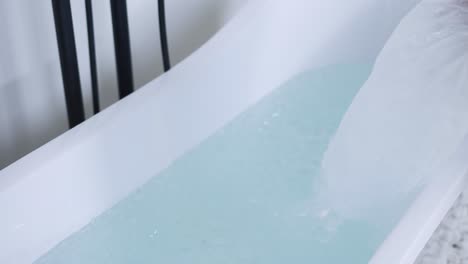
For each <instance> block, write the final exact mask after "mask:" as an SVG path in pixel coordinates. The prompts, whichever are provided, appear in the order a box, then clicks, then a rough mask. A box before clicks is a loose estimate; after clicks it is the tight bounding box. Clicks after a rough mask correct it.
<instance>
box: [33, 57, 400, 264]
mask: <svg viewBox="0 0 468 264" xmlns="http://www.w3.org/2000/svg"><path fill="white" fill-rule="evenodd" d="M369 72H370V66H368V65H341V66H331V67H328V68H325V69H321V70H317V71H312V72H308V73H305V74H302V75H300V76H299V77H297V78H294V79H293V80H292V81H290V82H288V83H287V84H285V85H284V86H283V87H280V88H278V89H276V90H275V91H273V92H272V93H271V94H270V95H268V96H266V97H265V98H264V99H262V100H261V101H260V102H259V103H257V104H256V105H255V106H253V107H251V108H250V109H248V110H247V111H245V112H244V113H242V114H241V115H240V116H238V117H237V118H236V119H235V120H233V121H232V122H231V123H230V124H228V125H227V126H226V127H224V128H223V129H222V130H220V131H218V132H217V133H215V134H214V135H213V136H211V137H210V138H208V139H207V140H206V141H205V142H203V143H202V144H201V145H199V146H198V147H196V148H195V149H193V150H192V151H190V152H188V153H186V155H184V156H183V157H182V158H180V159H179V160H177V161H176V162H174V163H173V164H172V165H171V166H170V167H169V168H168V169H167V170H165V171H164V172H162V173H161V174H160V175H158V176H156V177H154V178H153V179H152V180H151V181H150V182H148V183H147V184H146V185H144V186H143V187H142V188H141V189H139V190H138V191H136V192H135V193H133V194H132V195H130V196H129V197H128V198H127V199H125V200H123V201H122V202H120V203H119V204H118V205H117V206H115V207H114V208H112V209H110V210H109V211H107V212H105V213H104V214H103V215H101V216H100V217H98V218H97V219H95V220H94V221H93V222H92V223H91V224H89V225H88V226H87V227H85V228H84V229H83V230H81V231H80V232H78V233H76V234H74V235H72V236H71V237H70V238H68V239H66V240H65V241H63V242H62V243H61V244H60V245H58V246H57V247H56V248H55V249H53V250H51V251H50V252H49V253H48V254H46V255H45V256H43V257H42V258H41V259H39V260H38V261H37V262H36V263H37V264H54V263H57V264H58V263H60V264H61V263H67V264H73V263H79V264H83V263H86V264H93V263H96V264H104V263H112V264H119V263H122V264H128V263H203V264H211V263H213V264H219V263H223V264H229V263H243V264H246V263H255V264H262V263H265V264H275V263H281V264H283V263H328V264H333V263H336V264H343V263H367V262H368V260H369V258H370V257H371V256H372V254H373V252H374V251H375V249H376V248H377V247H378V246H379V244H380V243H381V242H382V240H383V239H384V238H385V236H386V234H387V233H388V232H389V231H390V229H391V228H390V227H391V226H390V225H388V224H387V223H388V222H389V221H390V220H389V219H393V220H392V221H394V220H395V219H398V218H399V216H400V215H399V214H395V215H393V216H392V217H390V218H388V217H382V218H381V219H379V221H378V222H376V223H374V224H375V225H372V224H369V223H367V222H364V221H359V220H349V219H341V218H339V217H337V215H336V214H334V213H333V212H331V211H327V210H321V209H320V210H319V208H320V207H321V206H320V205H319V204H317V200H316V196H317V193H318V188H319V187H320V182H321V179H320V178H319V171H320V162H321V160H322V155H323V152H324V151H325V149H326V147H327V145H328V143H329V140H330V138H331V136H332V135H333V133H334V132H335V130H336V129H337V127H338V124H339V122H340V120H341V118H342V116H343V114H344V112H345V111H346V109H347V107H348V106H349V104H350V103H351V101H352V98H353V96H354V95H355V93H356V92H357V90H358V89H359V88H360V87H361V86H362V84H363V83H364V81H365V80H366V79H367V77H368V75H369ZM129 177H132V175H129ZM311 186H313V188H311ZM341 197H342V199H343V200H348V199H349V198H348V197H343V196H341ZM310 203H312V204H313V206H314V208H316V209H317V210H315V209H313V208H311V206H310ZM405 206H406V205H402V206H401V207H405ZM51 228H52V227H51Z"/></svg>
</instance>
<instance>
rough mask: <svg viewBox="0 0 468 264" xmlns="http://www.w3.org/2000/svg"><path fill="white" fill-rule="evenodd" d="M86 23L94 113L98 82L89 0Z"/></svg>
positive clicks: (97, 105) (98, 108)
mask: <svg viewBox="0 0 468 264" xmlns="http://www.w3.org/2000/svg"><path fill="white" fill-rule="evenodd" d="M85 5H86V25H87V26H88V47H89V66H90V70H91V91H92V94H93V110H94V114H97V113H99V110H100V106H99V84H98V79H97V78H98V77H97V66H96V45H95V40H94V21H93V4H92V2H91V0H85Z"/></svg>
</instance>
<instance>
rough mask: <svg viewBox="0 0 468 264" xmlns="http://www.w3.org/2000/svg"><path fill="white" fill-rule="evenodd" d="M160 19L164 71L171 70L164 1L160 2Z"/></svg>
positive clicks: (159, 0)
mask: <svg viewBox="0 0 468 264" xmlns="http://www.w3.org/2000/svg"><path fill="white" fill-rule="evenodd" d="M158 17H159V39H160V40H161V52H162V59H163V66H164V71H165V72H166V71H168V70H170V69H171V61H170V59H169V46H168V44H167V29H166V8H165V6H164V0H158Z"/></svg>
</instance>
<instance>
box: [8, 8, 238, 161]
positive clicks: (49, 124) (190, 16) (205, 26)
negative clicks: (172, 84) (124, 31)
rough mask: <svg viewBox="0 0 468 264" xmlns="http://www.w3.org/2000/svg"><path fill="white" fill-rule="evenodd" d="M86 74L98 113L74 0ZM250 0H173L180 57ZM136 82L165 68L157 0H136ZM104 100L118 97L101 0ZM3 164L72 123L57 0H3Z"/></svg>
mask: <svg viewBox="0 0 468 264" xmlns="http://www.w3.org/2000/svg"><path fill="white" fill-rule="evenodd" d="M71 2H72V12H73V16H74V25H75V35H76V41H77V49H78V59H79V66H80V75H81V82H82V88H83V96H84V99H85V110H86V114H87V117H89V116H90V115H91V112H92V109H91V91H90V77H89V58H88V50H87V32H86V23H85V9H84V1H81V0H72V1H71ZM244 2H246V0H167V1H166V9H167V11H166V16H167V24H168V37H169V47H170V52H171V60H172V64H175V63H177V62H179V61H181V60H182V59H183V58H185V57H186V56H187V55H189V54H190V53H191V52H193V51H194V50H195V49H197V48H198V47H200V46H201V45H202V44H203V43H204V42H205V41H206V40H207V39H209V38H210V36H212V35H213V34H214V33H215V32H216V31H217V30H218V29H219V28H220V27H222V26H223V25H224V24H225V23H226V22H227V21H228V20H229V18H231V17H232V15H233V14H234V13H235V12H236V10H238V9H239V8H240V7H241V6H242V4H243V3H244ZM128 11H129V23H130V33H131V46H132V54H133V70H134V76H135V85H136V87H137V88H138V87H141V86H142V85H144V84H146V83H147V82H149V81H150V80H152V79H154V78H155V77H157V76H158V75H160V74H161V73H162V64H161V55H160V45H159V30H158V22H157V0H128ZM94 19H95V27H96V28H95V30H96V42H97V43H96V44H97V47H96V48H97V56H98V70H99V73H98V74H99V85H100V93H101V106H102V107H107V106H109V105H111V104H112V103H114V102H115V101H116V100H117V97H118V95H117V88H116V87H117V81H116V76H115V59H114V50H113V37H112V24H111V15H110V8H109V1H108V0H107V1H104V0H97V1H94ZM0 36H1V38H0V169H1V168H3V167H5V166H7V165H9V164H10V163H12V162H14V161H15V160H17V159H18V158H20V157H22V156H24V155H25V154H27V153H29V152H30V151H32V150H34V149H35V148H37V147H39V146H41V145H42V144H44V143H46V142H48V141H49V140H51V139H53V138H54V137H56V136H57V135H59V134H61V133H63V132H64V131H66V130H67V126H68V121H67V115H66V111H65V102H64V94H63V88H62V79H61V72H60V65H59V58H58V53H57V44H56V38H55V29H54V22H53V16H52V8H51V4H50V0H15V1H10V0H0Z"/></svg>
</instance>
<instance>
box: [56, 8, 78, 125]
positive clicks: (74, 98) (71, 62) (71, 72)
mask: <svg viewBox="0 0 468 264" xmlns="http://www.w3.org/2000/svg"><path fill="white" fill-rule="evenodd" d="M52 9H53V13H54V21H55V30H56V34H57V43H58V49H59V56H60V66H61V69H62V79H63V87H64V90H65V102H66V105H67V113H68V122H69V125H70V128H71V127H74V126H76V125H78V124H79V123H81V122H83V121H84V120H85V115H84V107H83V96H82V94H81V83H80V73H79V69H78V59H77V56H76V45H75V36H74V31H73V21H72V13H71V7H70V0H52Z"/></svg>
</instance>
